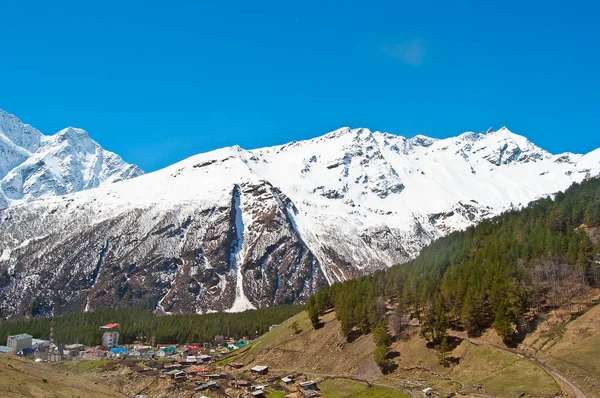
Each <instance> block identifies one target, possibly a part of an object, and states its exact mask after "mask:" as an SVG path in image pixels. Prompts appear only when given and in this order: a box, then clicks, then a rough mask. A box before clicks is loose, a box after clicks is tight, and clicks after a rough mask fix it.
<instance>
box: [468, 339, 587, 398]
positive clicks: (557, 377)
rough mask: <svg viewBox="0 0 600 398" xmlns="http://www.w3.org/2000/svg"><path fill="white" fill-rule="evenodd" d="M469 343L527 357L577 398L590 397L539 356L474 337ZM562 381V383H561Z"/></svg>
mask: <svg viewBox="0 0 600 398" xmlns="http://www.w3.org/2000/svg"><path fill="white" fill-rule="evenodd" d="M466 340H467V341H468V342H469V343H471V344H473V345H476V346H486V347H489V348H492V349H495V350H500V351H504V352H507V353H509V354H511V355H516V356H518V357H519V358H523V359H527V360H529V361H531V362H533V363H534V364H535V365H537V366H539V367H540V368H542V369H543V370H544V371H545V372H546V373H548V374H549V375H550V377H552V378H553V379H554V381H556V382H557V383H558V384H559V385H560V383H562V384H564V385H566V386H567V387H568V388H569V389H570V390H571V391H572V392H573V395H574V397H575V398H588V397H587V396H586V395H585V394H584V393H583V391H581V390H580V389H579V387H577V386H576V385H575V384H573V383H572V382H571V381H570V380H569V379H567V378H566V377H565V376H564V375H562V374H560V373H558V372H557V371H556V370H554V369H553V368H552V367H550V366H549V365H547V364H545V363H544V362H542V361H540V360H539V359H537V358H533V357H530V356H525V355H522V354H519V353H518V352H515V351H513V350H510V349H508V348H504V347H499V346H497V345H494V344H490V343H486V342H483V341H478V340H477V339H473V338H467V339H466ZM559 381H560V383H559Z"/></svg>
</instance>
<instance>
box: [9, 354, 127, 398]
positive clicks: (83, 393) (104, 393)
mask: <svg viewBox="0 0 600 398" xmlns="http://www.w3.org/2000/svg"><path fill="white" fill-rule="evenodd" d="M0 396H2V397H11V398H19V397H40V398H45V397H56V398H74V397H80V398H88V397H89V398H105V397H114V398H118V397H125V395H122V394H119V393H118V392H114V391H112V390H110V389H109V388H108V387H105V386H103V385H101V384H95V383H93V382H91V381H90V380H89V379H87V378H84V377H81V376H77V375H74V374H72V373H67V372H62V371H59V370H57V369H55V368H53V367H51V366H49V365H46V364H39V363H35V362H32V361H29V360H25V359H22V358H19V357H16V356H13V355H0Z"/></svg>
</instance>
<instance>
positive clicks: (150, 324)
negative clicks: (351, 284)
mask: <svg viewBox="0 0 600 398" xmlns="http://www.w3.org/2000/svg"><path fill="white" fill-rule="evenodd" d="M302 309H303V307H302V306H299V305H281V306H276V307H270V308H261V309H258V310H250V311H245V312H240V313H214V314H203V315H196V314H178V315H156V314H154V313H152V312H151V311H150V310H145V309H106V310H96V311H93V312H77V313H69V314H64V315H60V316H57V317H53V318H50V317H44V318H40V317H36V318H29V319H11V320H4V321H0V338H2V339H4V340H6V338H7V337H8V336H10V335H14V334H19V333H29V334H31V335H32V336H34V337H35V338H40V339H49V337H50V324H51V323H53V324H54V341H55V343H57V344H72V343H80V344H85V345H88V346H95V345H99V344H100V343H101V340H102V333H103V332H102V331H101V330H100V329H99V327H100V326H102V325H105V324H108V323H118V324H120V327H119V330H118V331H119V334H120V336H119V342H120V343H121V344H128V343H133V342H134V341H141V342H145V343H150V342H154V343H156V344H171V343H172V344H184V343H200V344H201V343H204V342H212V341H214V338H215V336H216V335H223V336H226V337H234V338H242V337H249V338H254V337H256V336H257V335H260V334H263V333H265V332H267V331H268V330H269V326H270V325H273V324H279V323H281V322H283V321H284V320H286V319H288V318H290V317H292V316H294V315H296V314H297V313H299V312H300V311H302Z"/></svg>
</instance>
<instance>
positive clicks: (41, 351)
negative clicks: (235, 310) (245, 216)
mask: <svg viewBox="0 0 600 398" xmlns="http://www.w3.org/2000/svg"><path fill="white" fill-rule="evenodd" d="M276 326H277V325H273V326H272V327H271V328H270V329H273V328H274V327H276ZM100 330H102V331H103V332H104V333H103V335H102V344H101V345H99V346H96V347H86V346H84V345H83V344H77V343H76V344H67V345H63V344H61V345H58V346H57V345H55V344H54V343H53V342H52V337H51V339H50V340H40V339H35V338H33V336H31V335H29V334H26V333H23V334H18V335H13V336H8V338H7V345H6V346H0V353H4V354H14V355H19V356H23V357H25V358H30V359H34V360H35V361H36V362H46V361H48V362H57V361H69V360H75V359H80V360H100V359H110V360H113V361H111V364H113V365H123V366H127V367H130V368H131V369H132V370H133V371H134V372H135V373H137V374H138V375H139V376H141V377H159V378H163V379H168V380H170V381H171V383H173V385H174V386H175V387H176V388H180V389H183V390H193V391H195V392H198V393H202V392H205V391H206V392H210V391H213V392H220V393H224V394H226V395H227V396H236V397H239V398H254V397H258V398H260V397H264V396H265V393H266V391H265V389H266V388H268V387H271V389H274V390H277V391H284V392H286V393H287V395H286V398H310V397H320V396H322V394H321V393H320V392H319V390H318V387H317V384H318V382H317V381H314V380H309V379H308V378H307V377H306V376H304V375H302V374H300V373H295V374H283V375H281V374H279V375H277V374H270V373H269V367H268V366H265V365H260V364H252V363H251V364H244V363H239V362H233V361H229V360H228V358H227V357H228V355H229V354H230V353H232V352H234V351H236V350H239V349H240V348H244V347H246V346H247V345H248V344H249V343H251V341H250V340H248V339H246V338H243V339H241V340H235V339H232V338H226V337H225V336H222V335H217V336H215V338H214V342H213V343H203V344H202V345H193V344H184V345H179V346H176V345H165V344H158V345H156V346H148V345H140V344H136V345H119V332H118V330H119V324H118V323H109V324H107V325H103V326H101V327H100ZM51 335H52V333H51ZM217 361H219V363H217ZM139 397H143V396H139ZM201 397H202V396H201Z"/></svg>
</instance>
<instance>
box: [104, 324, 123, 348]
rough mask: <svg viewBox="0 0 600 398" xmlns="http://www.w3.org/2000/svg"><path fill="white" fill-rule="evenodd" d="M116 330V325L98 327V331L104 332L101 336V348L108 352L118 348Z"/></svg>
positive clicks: (117, 325)
mask: <svg viewBox="0 0 600 398" xmlns="http://www.w3.org/2000/svg"><path fill="white" fill-rule="evenodd" d="M118 328H119V324H118V323H109V324H107V325H104V326H100V330H104V331H105V332H104V334H103V335H102V347H104V348H105V349H107V350H109V349H111V348H116V347H118V346H119V332H117V329H118Z"/></svg>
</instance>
